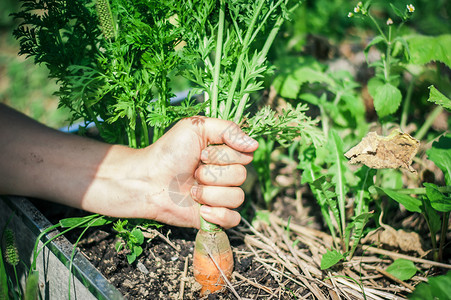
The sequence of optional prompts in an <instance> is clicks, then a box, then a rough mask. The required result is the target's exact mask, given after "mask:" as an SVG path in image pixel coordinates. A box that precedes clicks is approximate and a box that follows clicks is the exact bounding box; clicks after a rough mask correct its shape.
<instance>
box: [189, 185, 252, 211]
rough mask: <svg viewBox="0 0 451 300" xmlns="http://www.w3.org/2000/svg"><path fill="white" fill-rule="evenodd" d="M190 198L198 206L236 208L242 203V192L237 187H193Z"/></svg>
mask: <svg viewBox="0 0 451 300" xmlns="http://www.w3.org/2000/svg"><path fill="white" fill-rule="evenodd" d="M191 196H192V198H193V199H194V200H196V201H197V202H199V203H200V204H206V205H208V206H220V207H226V208H237V207H239V206H240V205H241V204H242V203H243V201H244V192H243V190H242V189H241V188H239V187H224V186H205V185H195V186H193V187H192V188H191Z"/></svg>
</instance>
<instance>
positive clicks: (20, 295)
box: [13, 266, 22, 299]
mask: <svg viewBox="0 0 451 300" xmlns="http://www.w3.org/2000/svg"><path fill="white" fill-rule="evenodd" d="M13 269H14V276H15V278H16V285H17V292H18V294H19V299H22V290H21V288H20V285H19V276H17V269H16V266H13Z"/></svg>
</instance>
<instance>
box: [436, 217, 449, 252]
mask: <svg viewBox="0 0 451 300" xmlns="http://www.w3.org/2000/svg"><path fill="white" fill-rule="evenodd" d="M449 214H450V212H444V213H443V217H442V232H441V234H440V246H439V248H438V259H439V261H443V249H444V248H445V240H446V233H447V231H448V222H449Z"/></svg>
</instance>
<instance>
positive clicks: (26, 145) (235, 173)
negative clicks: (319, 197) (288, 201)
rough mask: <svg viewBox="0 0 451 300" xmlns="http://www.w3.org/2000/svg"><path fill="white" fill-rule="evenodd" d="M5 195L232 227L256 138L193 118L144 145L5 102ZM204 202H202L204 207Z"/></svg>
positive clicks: (1, 118)
mask: <svg viewBox="0 0 451 300" xmlns="http://www.w3.org/2000/svg"><path fill="white" fill-rule="evenodd" d="M0 137H1V140H2V143H0V178H1V180H0V194H10V195H22V196H29V197H34V198H41V199H45V200H50V201H54V202H58V203H61V204H64V205H68V206H72V207H77V208H81V209H84V210H87V211H90V212H95V213H99V214H103V215H108V216H112V217H120V218H147V219H153V220H157V221H160V222H163V223H167V224H172V225H177V226H185V227H197V228H199V225H200V222H199V214H202V216H203V217H204V218H205V220H207V221H210V222H212V223H216V224H219V225H220V226H222V227H225V228H229V227H233V226H235V225H237V224H238V223H239V221H240V215H239V214H238V213H237V212H235V211H233V210H231V209H233V208H236V207H238V206H239V205H241V203H242V202H243V200H244V194H243V191H242V190H241V189H240V188H239V187H238V186H239V185H241V184H242V183H243V182H244V180H245V178H246V170H245V168H244V166H243V165H245V164H248V163H250V162H251V161H252V152H253V151H255V150H256V149H257V147H258V143H257V142H256V141H254V140H253V139H251V138H250V137H248V136H247V135H245V134H244V133H243V132H242V131H241V130H240V129H239V127H238V125H236V124H234V123H232V122H230V121H224V120H219V119H210V118H205V117H192V118H188V119H184V120H182V121H180V122H178V123H177V124H176V125H175V126H174V127H173V128H172V129H171V130H169V131H168V132H167V133H166V134H165V135H164V136H163V137H161V138H160V139H159V140H158V141H157V142H156V143H155V144H153V145H151V146H149V147H147V148H145V149H131V148H129V147H125V146H121V145H109V144H106V143H101V142H98V141H95V140H92V139H88V138H83V137H80V136H76V135H72V134H65V133H62V132H59V131H57V130H54V129H51V128H48V127H45V126H43V125H42V124H39V123H37V122H35V121H33V120H32V119H30V118H28V117H26V116H24V115H23V114H20V113H18V112H16V111H14V110H12V109H10V108H8V107H7V106H5V105H2V104H0ZM199 204H204V205H203V206H202V207H201V208H200V205H199Z"/></svg>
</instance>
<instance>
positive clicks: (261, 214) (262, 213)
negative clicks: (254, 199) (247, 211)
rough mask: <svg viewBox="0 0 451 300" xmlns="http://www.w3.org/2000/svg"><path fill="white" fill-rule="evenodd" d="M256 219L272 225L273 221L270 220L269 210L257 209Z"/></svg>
mask: <svg viewBox="0 0 451 300" xmlns="http://www.w3.org/2000/svg"><path fill="white" fill-rule="evenodd" d="M255 219H257V220H259V221H262V222H264V223H266V224H268V225H271V222H270V221H269V211H268V210H261V209H259V210H257V211H256V212H255Z"/></svg>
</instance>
